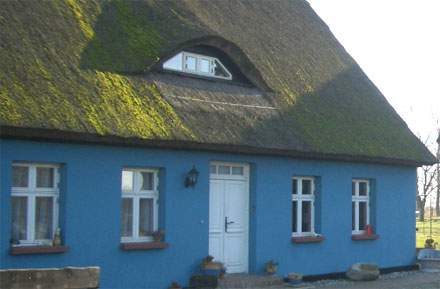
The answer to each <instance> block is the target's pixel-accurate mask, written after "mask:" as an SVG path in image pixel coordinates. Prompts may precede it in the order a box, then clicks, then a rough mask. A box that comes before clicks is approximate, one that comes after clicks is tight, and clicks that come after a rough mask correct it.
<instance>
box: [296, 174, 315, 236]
mask: <svg viewBox="0 0 440 289" xmlns="http://www.w3.org/2000/svg"><path fill="white" fill-rule="evenodd" d="M293 180H296V182H297V187H296V190H297V194H293V192H292V204H291V205H292V206H293V202H294V201H295V202H297V208H296V230H297V232H292V237H304V236H316V235H317V234H316V232H315V196H316V194H315V178H313V177H293V178H292V181H293ZM303 180H309V181H310V182H311V188H310V189H311V194H310V195H303V194H302V181H303ZM305 201H307V202H311V225H310V232H302V203H303V202H305ZM292 217H293V216H292ZM292 219H293V218H292Z"/></svg>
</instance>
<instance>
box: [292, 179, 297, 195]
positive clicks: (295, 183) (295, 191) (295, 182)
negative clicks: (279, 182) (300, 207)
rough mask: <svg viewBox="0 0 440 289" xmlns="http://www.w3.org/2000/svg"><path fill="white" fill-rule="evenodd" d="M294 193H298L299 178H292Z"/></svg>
mask: <svg viewBox="0 0 440 289" xmlns="http://www.w3.org/2000/svg"><path fill="white" fill-rule="evenodd" d="M292 194H294V195H296V194H298V180H297V179H293V180H292Z"/></svg>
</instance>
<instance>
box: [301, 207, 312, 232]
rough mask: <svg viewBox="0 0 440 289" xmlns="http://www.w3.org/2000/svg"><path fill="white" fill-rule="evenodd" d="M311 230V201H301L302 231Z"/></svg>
mask: <svg viewBox="0 0 440 289" xmlns="http://www.w3.org/2000/svg"><path fill="white" fill-rule="evenodd" d="M311 231H312V202H302V232H303V233H304V232H311Z"/></svg>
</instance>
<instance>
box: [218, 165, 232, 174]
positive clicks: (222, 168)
mask: <svg viewBox="0 0 440 289" xmlns="http://www.w3.org/2000/svg"><path fill="white" fill-rule="evenodd" d="M218 173H219V174H221V175H230V174H231V167H230V166H219V167H218Z"/></svg>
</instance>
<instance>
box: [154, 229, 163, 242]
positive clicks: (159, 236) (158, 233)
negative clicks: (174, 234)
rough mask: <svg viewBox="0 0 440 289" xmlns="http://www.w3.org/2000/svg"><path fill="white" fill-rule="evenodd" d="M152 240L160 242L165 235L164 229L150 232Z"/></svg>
mask: <svg viewBox="0 0 440 289" xmlns="http://www.w3.org/2000/svg"><path fill="white" fill-rule="evenodd" d="M152 236H153V240H154V242H162V241H163V238H164V236H165V231H164V230H157V231H154V232H153V233H152Z"/></svg>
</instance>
